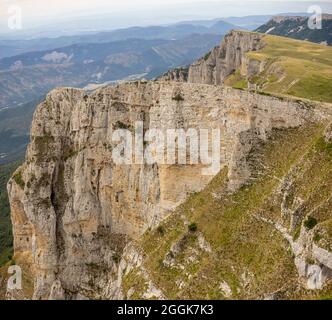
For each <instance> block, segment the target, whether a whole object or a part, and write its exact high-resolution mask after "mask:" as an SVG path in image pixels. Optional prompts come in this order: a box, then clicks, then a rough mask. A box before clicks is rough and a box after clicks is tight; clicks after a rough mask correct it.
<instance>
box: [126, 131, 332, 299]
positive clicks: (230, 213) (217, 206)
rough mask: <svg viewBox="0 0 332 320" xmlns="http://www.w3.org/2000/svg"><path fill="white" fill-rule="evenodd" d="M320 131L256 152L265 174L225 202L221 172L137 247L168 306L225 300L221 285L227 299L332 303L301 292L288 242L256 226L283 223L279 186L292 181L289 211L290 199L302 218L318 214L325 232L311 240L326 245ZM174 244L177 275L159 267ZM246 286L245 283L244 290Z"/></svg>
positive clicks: (327, 184) (280, 139)
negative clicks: (301, 207)
mask: <svg viewBox="0 0 332 320" xmlns="http://www.w3.org/2000/svg"><path fill="white" fill-rule="evenodd" d="M322 130H323V126H319V125H318V126H316V125H312V126H311V127H310V126H309V127H306V128H300V129H292V130H286V131H276V132H274V134H273V138H272V139H271V140H270V141H269V142H268V143H267V144H266V145H263V146H261V147H259V148H258V149H257V150H255V154H256V156H257V154H260V159H261V161H259V163H263V164H264V166H262V167H260V165H259V164H257V167H256V170H257V171H258V172H260V174H259V175H257V178H256V180H255V181H254V182H252V183H251V184H250V185H248V186H245V187H243V188H241V189H240V190H239V191H238V192H236V193H235V194H228V193H227V192H226V190H225V185H226V182H227V169H225V170H224V171H223V172H222V173H220V175H218V176H217V177H216V178H215V179H214V180H213V181H212V182H211V184H210V185H209V186H208V187H207V188H206V189H205V190H204V191H203V192H201V193H197V194H193V195H192V196H191V197H190V198H189V199H188V200H187V201H186V202H185V203H184V204H183V205H182V206H180V207H179V208H178V209H177V211H176V213H175V214H173V215H172V216H171V217H170V218H169V219H168V220H167V221H165V222H164V223H163V224H162V226H161V227H159V228H158V229H157V230H154V231H150V232H147V233H146V234H145V235H144V237H143V240H142V241H141V242H140V243H139V245H140V246H141V247H142V248H143V251H144V252H145V255H146V259H145V263H144V265H145V267H146V269H147V270H148V272H149V274H150V275H151V277H152V279H153V281H154V282H155V284H156V285H157V286H158V287H159V288H160V289H161V290H162V291H163V292H164V293H165V295H166V297H167V298H172V299H186V298H187V299H225V298H227V297H226V296H225V294H224V293H223V292H222V290H221V289H220V284H221V283H222V282H227V283H228V285H229V286H230V289H231V291H232V294H233V295H232V298H233V299H234V298H235V299H236V298H238V299H241V298H242V299H250V298H262V297H264V296H265V295H266V294H268V293H271V292H275V291H281V292H282V294H283V298H288V299H293V298H300V299H301V298H303V299H305V298H314V299H320V298H322V299H326V298H327V297H330V296H331V293H332V291H331V287H327V288H326V289H325V290H324V291H318V292H317V293H314V292H312V291H306V290H301V289H299V287H298V286H297V284H298V274H297V270H296V268H295V264H294V256H293V253H292V252H291V250H290V248H289V244H288V242H287V241H285V239H284V238H283V237H282V236H281V234H280V233H279V232H278V231H276V229H274V227H272V226H271V225H269V224H267V223H264V222H262V221H261V220H259V219H257V216H261V217H265V218H269V219H272V220H273V221H275V222H281V221H280V217H282V214H281V202H282V201H283V199H282V197H280V194H279V193H278V192H277V189H278V186H279V185H280V183H281V180H282V179H283V178H285V177H290V178H292V179H294V188H293V193H292V194H290V198H291V199H289V206H290V208H291V206H292V203H293V202H294V199H295V198H296V197H301V198H303V200H304V201H305V208H306V209H305V212H304V215H306V214H308V213H309V212H310V211H312V210H313V208H315V207H317V206H319V207H320V209H319V210H317V211H315V212H313V215H314V217H315V218H316V219H317V221H318V223H319V225H318V226H320V225H321V226H322V228H323V229H322V230H323V231H322V235H318V236H317V237H316V238H317V240H319V241H321V242H322V241H323V242H324V235H326V234H327V235H329V233H328V232H330V223H329V222H330V219H331V218H332V215H331V212H330V211H329V209H328V208H329V207H328V203H329V202H328V199H329V197H330V196H331V183H332V173H331V172H332V163H331V154H330V148H329V145H328V144H326V143H325V142H323V141H322V132H323V131H322ZM255 158H256V157H254V159H255ZM249 160H250V157H249ZM253 161H255V160H253ZM294 168H295V169H294ZM291 169H292V170H291ZM294 172H295V173H294ZM216 195H217V196H216ZM325 207H326V210H325V209H324V208H325ZM303 219H305V216H304V217H303ZM286 220H287V219H286ZM185 222H186V223H196V224H197V226H198V231H196V232H190V230H188V226H187V225H186V223H185ZM302 222H303V220H302ZM300 223H301V221H300ZM285 224H286V225H288V224H287V221H285ZM301 227H303V226H302V224H301V225H300V228H301ZM325 229H327V231H326V232H324V230H325ZM319 230H320V229H319ZM199 234H202V235H203V236H204V238H205V239H206V240H207V241H208V242H209V244H210V245H211V248H212V253H209V252H206V251H204V250H202V249H200V247H199V245H198V235H199ZM179 241H181V242H182V249H181V252H180V253H178V254H177V255H176V256H175V257H174V261H175V267H170V266H167V265H165V264H164V263H163V261H164V260H165V257H166V256H167V254H168V255H169V252H170V251H171V247H172V246H173V245H174V243H177V242H179ZM191 257H194V258H195V259H194V262H193V261H191V259H190V258H191ZM179 266H182V268H181V267H179ZM245 278H247V279H249V284H248V285H247V286H246V284H245V282H246V280H245ZM126 285H127V288H128V287H130V285H128V283H127V284H126Z"/></svg>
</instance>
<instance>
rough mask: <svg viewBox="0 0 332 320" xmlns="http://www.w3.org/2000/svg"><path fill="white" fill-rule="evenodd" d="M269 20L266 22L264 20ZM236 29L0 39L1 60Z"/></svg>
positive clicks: (193, 26) (215, 25) (186, 26)
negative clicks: (76, 47)
mask: <svg viewBox="0 0 332 320" xmlns="http://www.w3.org/2000/svg"><path fill="white" fill-rule="evenodd" d="M267 20H268V19H266V21H267ZM237 27H238V26H236V25H234V24H232V23H229V22H225V21H221V20H220V19H217V20H215V21H214V20H213V21H212V22H211V23H210V24H209V23H207V22H206V23H203V24H199V23H197V22H194V21H193V22H192V23H190V22H188V23H186V22H184V23H179V24H174V25H169V26H149V27H130V28H125V29H118V30H113V31H102V32H98V33H94V34H85V35H75V36H62V37H58V38H38V39H29V40H9V39H6V40H0V58H4V57H10V56H14V55H19V54H23V53H27V52H31V51H44V50H51V49H55V48H60V47H65V46H70V45H74V44H83V43H108V42H114V41H124V40H128V39H133V38H135V39H144V40H156V39H164V40H177V39H180V38H183V37H186V36H189V35H192V34H218V35H223V34H226V33H227V32H229V31H230V30H231V29H234V28H237Z"/></svg>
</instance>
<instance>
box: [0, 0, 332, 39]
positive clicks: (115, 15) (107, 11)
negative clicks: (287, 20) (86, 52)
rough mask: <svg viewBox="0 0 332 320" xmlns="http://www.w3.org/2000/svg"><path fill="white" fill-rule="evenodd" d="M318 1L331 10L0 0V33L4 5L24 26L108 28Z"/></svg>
mask: <svg viewBox="0 0 332 320" xmlns="http://www.w3.org/2000/svg"><path fill="white" fill-rule="evenodd" d="M316 4H320V5H321V6H322V8H323V10H324V11H325V12H328V13H332V0H329V1H316V2H315V1H312V0H302V1H299V0H297V1H285V0H274V1H269V0H260V1H257V0H239V1H234V0H0V33H1V32H2V33H3V32H6V30H5V28H6V23H7V22H6V21H7V20H8V16H9V13H8V8H9V7H10V6H12V5H17V6H19V7H20V8H21V9H22V19H23V25H24V27H25V28H27V29H29V28H35V27H38V26H42V25H45V26H47V25H50V24H56V23H59V22H61V21H65V20H67V21H68V20H73V21H75V20H77V19H82V18H84V19H88V18H91V21H92V20H93V19H95V17H97V16H103V17H105V16H106V17H109V21H108V27H114V28H117V27H126V26H131V25H148V24H166V23H173V22H176V21H181V20H191V19H212V18H221V17H229V16H245V15H256V14H257V15H261V14H277V13H284V12H306V11H307V9H308V7H310V5H316Z"/></svg>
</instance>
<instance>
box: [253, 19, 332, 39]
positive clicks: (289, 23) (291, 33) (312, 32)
mask: <svg viewBox="0 0 332 320" xmlns="http://www.w3.org/2000/svg"><path fill="white" fill-rule="evenodd" d="M308 20H309V18H308V17H303V16H275V17H273V18H272V19H271V20H270V21H269V22H268V23H266V24H264V25H262V26H261V27H259V28H258V29H256V31H257V32H261V33H266V34H271V35H277V36H283V37H289V38H293V39H298V40H307V41H311V42H315V43H320V44H326V45H332V14H324V15H323V21H322V25H323V27H322V29H310V28H309V25H308Z"/></svg>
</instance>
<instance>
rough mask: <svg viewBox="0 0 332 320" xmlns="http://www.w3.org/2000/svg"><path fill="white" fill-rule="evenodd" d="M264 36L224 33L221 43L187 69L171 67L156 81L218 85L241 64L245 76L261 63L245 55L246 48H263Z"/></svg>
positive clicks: (254, 70)
mask: <svg viewBox="0 0 332 320" xmlns="http://www.w3.org/2000/svg"><path fill="white" fill-rule="evenodd" d="M263 38H264V35H263V34H259V33H253V32H246V31H237V30H233V31H231V32H230V33H229V34H227V35H226V36H225V38H224V39H223V40H222V42H221V44H220V46H217V47H215V48H214V49H212V50H211V51H210V52H209V53H207V54H206V55H205V56H204V57H202V58H201V59H199V60H198V61H196V62H194V63H193V64H192V65H190V66H189V67H188V68H178V69H172V70H170V71H169V72H167V73H166V74H164V75H163V76H162V77H161V78H160V79H159V80H161V81H177V82H190V83H203V84H213V85H220V84H223V83H224V80H225V79H226V78H227V77H228V76H230V75H231V74H233V73H234V72H235V71H236V70H238V69H239V68H240V67H241V68H242V70H241V71H242V72H243V73H244V74H245V75H246V76H250V75H254V74H257V73H259V71H260V69H261V66H260V64H259V63H258V61H256V60H250V59H248V58H247V56H246V53H247V52H249V51H258V50H260V49H262V48H263V47H264V42H263Z"/></svg>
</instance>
